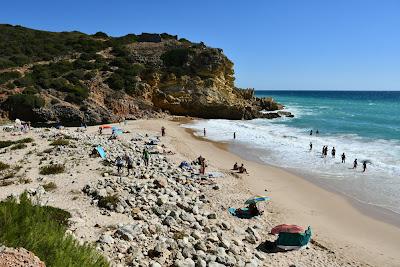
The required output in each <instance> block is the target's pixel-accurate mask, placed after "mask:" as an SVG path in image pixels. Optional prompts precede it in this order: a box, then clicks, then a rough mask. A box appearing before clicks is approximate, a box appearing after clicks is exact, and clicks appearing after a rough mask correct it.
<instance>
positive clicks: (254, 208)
mask: <svg viewBox="0 0 400 267" xmlns="http://www.w3.org/2000/svg"><path fill="white" fill-rule="evenodd" d="M248 209H249V213H250V215H251V216H258V215H260V214H261V212H260V210H259V209H258V208H257V205H256V204H255V203H253V204H250V205H249V207H248Z"/></svg>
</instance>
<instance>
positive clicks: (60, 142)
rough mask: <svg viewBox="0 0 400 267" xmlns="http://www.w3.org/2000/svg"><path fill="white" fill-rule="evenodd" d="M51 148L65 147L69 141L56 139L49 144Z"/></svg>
mask: <svg viewBox="0 0 400 267" xmlns="http://www.w3.org/2000/svg"><path fill="white" fill-rule="evenodd" d="M50 145H51V146H67V145H69V140H67V139H57V140H54V141H53V142H51V143H50Z"/></svg>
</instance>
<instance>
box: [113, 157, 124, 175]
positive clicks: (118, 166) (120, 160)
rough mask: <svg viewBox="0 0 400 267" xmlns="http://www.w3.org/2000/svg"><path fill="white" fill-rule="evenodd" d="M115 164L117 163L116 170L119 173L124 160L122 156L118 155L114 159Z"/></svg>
mask: <svg viewBox="0 0 400 267" xmlns="http://www.w3.org/2000/svg"><path fill="white" fill-rule="evenodd" d="M115 165H117V171H118V173H120V172H121V170H122V167H123V166H124V162H123V161H122V158H121V157H120V156H118V157H117V159H116V160H115Z"/></svg>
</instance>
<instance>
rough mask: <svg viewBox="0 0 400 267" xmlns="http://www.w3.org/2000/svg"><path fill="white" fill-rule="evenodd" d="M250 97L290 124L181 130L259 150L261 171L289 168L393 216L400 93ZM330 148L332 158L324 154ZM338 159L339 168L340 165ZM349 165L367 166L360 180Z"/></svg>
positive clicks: (397, 196)
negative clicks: (282, 111)
mask: <svg viewBox="0 0 400 267" xmlns="http://www.w3.org/2000/svg"><path fill="white" fill-rule="evenodd" d="M256 94H257V96H260V97H261V96H272V97H273V98H274V99H276V100H277V101H278V102H280V103H282V104H284V105H285V106H286V109H287V110H288V111H291V112H292V113H293V114H294V115H295V118H281V119H277V120H266V119H256V120H252V121H228V120H200V121H197V122H196V123H194V124H190V125H187V126H186V127H190V128H193V129H195V130H197V131H198V133H199V135H200V134H201V133H202V129H203V128H206V129H207V138H209V139H212V140H215V141H224V142H228V143H232V144H235V143H238V144H241V145H245V146H247V147H249V148H257V149H258V150H257V151H261V155H260V154H259V153H257V156H258V157H259V159H260V160H262V161H263V162H265V163H267V164H271V165H275V166H279V167H283V168H286V169H289V170H291V171H293V172H295V173H298V174H301V175H302V176H304V177H307V178H309V179H311V180H313V181H315V182H317V183H323V184H325V185H327V186H329V187H330V188H333V189H334V190H337V191H339V192H341V193H342V194H345V195H346V196H348V197H351V198H353V199H355V200H357V201H360V202H362V203H365V204H371V205H374V206H377V207H382V208H385V209H388V210H391V211H393V212H395V213H398V214H400V92H371V91H362V92H360V91H257V92H256ZM311 129H312V130H313V132H314V134H313V135H312V136H310V134H309V132H310V130H311ZM317 129H318V130H319V135H318V136H316V135H315V132H316V130H317ZM233 132H236V135H237V138H236V140H233ZM310 142H312V144H313V150H312V151H311V152H310V151H309V143H310ZM324 145H327V146H328V147H329V152H328V157H327V158H326V159H324V158H322V157H321V151H322V147H323V146H324ZM333 146H334V147H335V148H336V151H337V152H336V158H332V157H331V154H330V152H331V149H332V147H333ZM232 147H234V146H232ZM235 152H237V153H239V154H240V151H235ZM343 152H345V154H346V164H342V163H341V161H340V155H341V154H342V153H343ZM355 158H357V159H358V161H359V163H361V162H362V161H363V160H369V161H370V162H371V164H368V165H367V172H366V173H362V172H361V164H360V165H359V167H358V169H356V170H353V169H351V168H352V163H353V160H354V159H355Z"/></svg>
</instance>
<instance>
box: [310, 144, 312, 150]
mask: <svg viewBox="0 0 400 267" xmlns="http://www.w3.org/2000/svg"><path fill="white" fill-rule="evenodd" d="M311 150H312V143H311V142H310V151H311Z"/></svg>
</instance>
